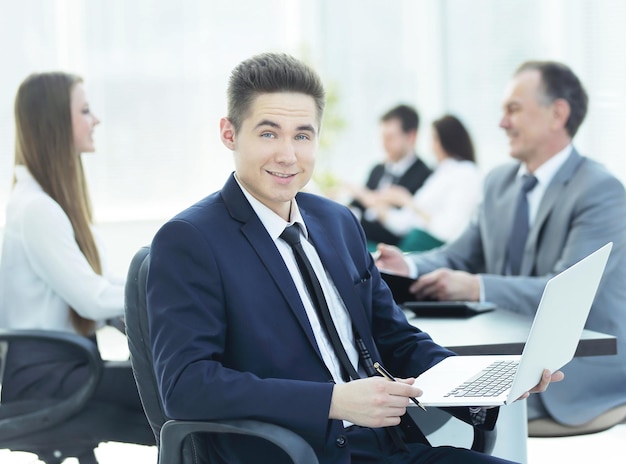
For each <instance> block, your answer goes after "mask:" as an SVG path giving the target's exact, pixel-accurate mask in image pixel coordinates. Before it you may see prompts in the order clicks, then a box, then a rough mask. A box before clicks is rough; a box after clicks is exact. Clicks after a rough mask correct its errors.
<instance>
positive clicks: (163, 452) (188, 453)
mask: <svg viewBox="0 0 626 464" xmlns="http://www.w3.org/2000/svg"><path fill="white" fill-rule="evenodd" d="M149 253H150V248H149V247H143V248H141V249H140V250H139V251H138V252H137V253H136V254H135V257H134V258H133V260H132V262H131V264H130V268H129V271H128V280H127V281H126V335H127V338H128V346H129V349H130V359H131V363H132V366H133V372H134V373H135V380H136V382H137V387H138V388H139V395H140V396H141V401H142V403H143V406H144V410H145V413H146V416H147V418H148V421H149V422H150V426H151V427H152V430H153V431H154V435H155V437H156V440H157V445H158V447H159V463H160V464H207V463H209V457H208V450H207V448H206V443H207V441H206V440H205V439H204V438H203V435H204V434H207V433H212V434H220V433H221V434H224V433H228V434H241V435H248V436H253V437H258V438H262V439H265V440H268V441H269V442H271V443H274V444H275V445H276V446H278V447H279V448H280V449H282V450H283V451H284V452H285V453H286V454H287V456H289V457H290V458H291V460H292V461H293V462H294V463H297V464H318V460H317V456H316V455H315V452H314V451H313V448H311V446H310V445H309V444H308V443H307V442H306V441H305V440H304V439H303V438H302V437H300V436H299V435H297V434H296V433H294V432H292V431H291V430H288V429H285V428H284V427H280V426H278V425H275V424H270V423H266V422H260V421H256V420H225V421H212V422H201V421H179V420H170V419H169V418H168V417H167V415H166V414H165V411H164V410H163V404H162V403H161V399H160V396H159V392H158V389H157V383H156V378H155V375H154V370H153V365H152V352H151V349H150V341H149V337H148V320H147V312H146V277H147V271H148V266H149V262H150V256H149ZM260 459H261V460H262V457H260Z"/></svg>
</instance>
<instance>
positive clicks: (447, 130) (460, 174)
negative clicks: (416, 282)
mask: <svg viewBox="0 0 626 464" xmlns="http://www.w3.org/2000/svg"><path fill="white" fill-rule="evenodd" d="M431 133H432V148H433V152H434V154H435V158H436V160H437V166H436V168H435V171H434V172H433V174H432V175H431V176H430V177H429V178H428V179H426V182H425V183H424V185H423V186H422V188H420V189H419V190H418V191H417V192H416V193H415V194H414V195H410V194H409V193H408V192H407V191H406V190H405V189H403V188H398V187H396V186H389V187H388V188H387V189H385V190H384V191H383V192H381V198H382V202H381V203H380V204H379V205H378V206H377V207H375V208H374V209H375V210H376V217H377V218H378V220H379V221H380V223H381V224H382V225H383V226H384V227H386V228H387V229H388V230H390V231H391V232H393V233H394V234H395V235H397V236H402V237H404V238H403V239H402V240H401V241H400V242H399V243H398V247H399V248H400V249H401V250H403V251H423V250H429V249H431V248H435V247H437V246H440V245H442V244H443V243H445V242H449V241H451V240H454V239H455V238H456V237H458V236H459V235H460V234H461V232H463V230H464V229H465V227H466V226H467V224H468V223H469V221H470V219H471V215H472V213H474V212H475V209H476V207H477V206H478V203H479V202H480V196H481V190H482V179H481V175H480V171H479V170H478V167H477V166H476V159H475V155H474V145H473V143H472V139H471V137H470V135H469V132H468V131H467V129H466V128H465V126H464V125H463V123H462V122H461V121H460V120H459V119H458V118H456V117H455V116H452V115H445V116H443V117H441V118H439V119H437V120H436V121H434V122H433V123H432V132H431Z"/></svg>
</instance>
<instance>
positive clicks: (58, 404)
mask: <svg viewBox="0 0 626 464" xmlns="http://www.w3.org/2000/svg"><path fill="white" fill-rule="evenodd" d="M30 340H34V341H49V342H53V343H58V344H66V345H71V346H73V347H75V348H78V349H80V350H81V352H82V353H83V354H84V356H85V359H86V360H87V362H88V366H89V372H88V377H87V380H86V382H85V384H84V385H82V386H81V387H80V388H79V389H78V390H76V392H75V393H74V394H73V395H72V396H70V397H69V398H65V399H63V400H59V401H55V402H51V401H50V400H42V401H41V402H39V401H32V400H29V401H28V403H29V405H32V407H33V409H34V410H33V411H30V410H29V412H27V413H24V414H19V415H15V416H10V415H9V416H7V415H5V414H3V415H2V418H0V437H2V440H8V439H12V438H15V437H19V436H20V435H23V434H25V433H32V432H35V431H39V430H43V429H47V428H49V427H53V426H54V425H55V424H58V423H61V422H63V421H64V420H65V419H67V418H68V417H70V416H72V415H74V414H75V413H77V412H78V411H80V410H81V409H82V408H83V406H84V405H85V403H86V402H87V401H88V400H89V399H90V398H91V397H92V395H93V393H94V391H95V389H96V387H97V386H98V383H99V382H100V378H101V376H102V369H103V363H102V358H101V357H100V352H99V351H98V347H97V346H96V344H95V343H93V342H92V341H91V340H89V339H87V338H85V337H83V336H80V335H76V334H73V333H69V332H56V331H49V330H5V329H0V343H2V342H5V343H7V342H8V344H9V348H8V350H10V349H11V347H10V343H11V342H19V341H30ZM0 362H1V363H2V366H4V362H5V360H4V359H1V360H0ZM2 380H3V379H2V378H0V385H1V384H2ZM16 403H18V402H16ZM11 404H12V403H7V404H6V405H2V406H0V411H2V410H3V409H5V410H6V409H9V408H11Z"/></svg>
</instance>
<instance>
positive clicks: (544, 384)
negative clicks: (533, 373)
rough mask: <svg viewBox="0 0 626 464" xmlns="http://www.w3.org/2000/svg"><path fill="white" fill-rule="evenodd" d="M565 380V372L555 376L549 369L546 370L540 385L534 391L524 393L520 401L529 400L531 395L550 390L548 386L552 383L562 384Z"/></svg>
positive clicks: (557, 373)
mask: <svg viewBox="0 0 626 464" xmlns="http://www.w3.org/2000/svg"><path fill="white" fill-rule="evenodd" d="M564 378H565V374H563V372H561V371H556V372H555V373H554V374H553V373H551V372H550V371H549V370H548V369H545V370H544V371H543V374H542V375H541V380H540V381H539V383H538V384H537V385H535V387H533V388H532V389H530V390H529V391H527V392H526V393H524V394H523V395H522V396H520V397H519V398H518V400H523V399H526V398H528V397H529V396H530V394H531V393H541V392H544V391H546V389H547V388H548V385H550V384H551V383H552V382H560V381H561V380H563V379H564Z"/></svg>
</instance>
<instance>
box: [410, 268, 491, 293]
mask: <svg viewBox="0 0 626 464" xmlns="http://www.w3.org/2000/svg"><path fill="white" fill-rule="evenodd" d="M409 290H410V291H411V293H413V294H414V295H415V298H416V299H417V300H424V299H427V300H444V301H449V300H460V301H479V300H480V280H479V277H478V276H477V275H475V274H470V273H469V272H465V271H453V270H451V269H445V268H442V269H437V270H435V271H433V272H429V273H428V274H424V275H423V276H421V277H420V278H419V279H418V280H417V281H416V282H414V283H413V284H412V285H411V287H410V288H409Z"/></svg>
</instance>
